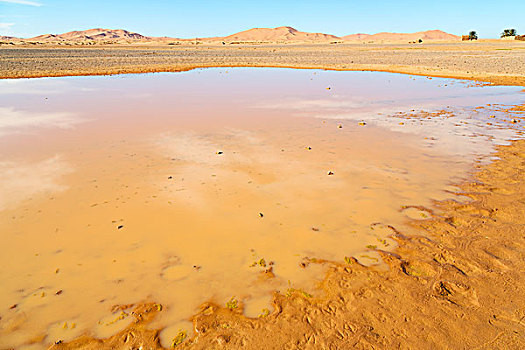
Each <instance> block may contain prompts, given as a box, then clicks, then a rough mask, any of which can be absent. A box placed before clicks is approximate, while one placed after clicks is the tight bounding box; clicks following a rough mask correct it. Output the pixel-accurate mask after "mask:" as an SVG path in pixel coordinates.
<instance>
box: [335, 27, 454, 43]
mask: <svg viewBox="0 0 525 350" xmlns="http://www.w3.org/2000/svg"><path fill="white" fill-rule="evenodd" d="M342 39H343V40H345V41H374V42H378V41H386V42H389V41H392V42H394V41H417V40H419V39H421V40H423V41H436V40H440V41H458V40H459V39H460V37H459V36H457V35H453V34H449V33H446V32H444V31H441V30H437V29H436V30H427V31H424V32H416V33H377V34H352V35H347V36H344V37H342Z"/></svg>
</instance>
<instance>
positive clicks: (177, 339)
mask: <svg viewBox="0 0 525 350" xmlns="http://www.w3.org/2000/svg"><path fill="white" fill-rule="evenodd" d="M187 337H188V332H186V331H185V330H182V329H180V330H179V333H177V335H176V336H175V338H173V341H172V342H171V347H172V348H174V347H176V346H178V345H180V344H182V343H183V342H184V340H186V338H187Z"/></svg>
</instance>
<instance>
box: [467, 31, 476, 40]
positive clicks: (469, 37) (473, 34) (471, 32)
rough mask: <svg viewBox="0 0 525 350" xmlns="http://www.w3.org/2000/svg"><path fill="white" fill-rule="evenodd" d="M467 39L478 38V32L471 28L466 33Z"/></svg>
mask: <svg viewBox="0 0 525 350" xmlns="http://www.w3.org/2000/svg"><path fill="white" fill-rule="evenodd" d="M468 40H478V33H476V31H475V30H471V31H470V32H469V33H468Z"/></svg>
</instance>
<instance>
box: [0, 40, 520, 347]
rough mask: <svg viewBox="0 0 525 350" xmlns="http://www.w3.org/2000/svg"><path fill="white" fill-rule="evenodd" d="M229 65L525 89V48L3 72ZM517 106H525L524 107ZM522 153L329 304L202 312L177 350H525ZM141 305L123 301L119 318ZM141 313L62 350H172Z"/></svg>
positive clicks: (358, 273)
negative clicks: (260, 312) (103, 335)
mask: <svg viewBox="0 0 525 350" xmlns="http://www.w3.org/2000/svg"><path fill="white" fill-rule="evenodd" d="M495 62H497V64H496V63H495ZM230 66H249V67H265V66H272V67H294V68H322V69H340V70H376V71H389V72H399V73H408V74H418V75H428V76H439V77H455V78H463V79H472V80H479V81H483V82H490V83H495V84H500V85H521V86H525V74H524V73H523V72H525V44H524V43H514V42H501V43H500V42H497V43H482V42H481V43H462V44H427V45H421V46H415V45H295V46H289V45H281V46H277V45H275V46H273V45H265V46H249V45H245V46H235V47H228V48H223V47H220V46H219V47H218V46H209V47H206V46H202V47H173V48H172V47H168V48H167V47H96V48H79V49H77V48H62V47H56V48H50V47H39V48H36V47H34V48H11V47H1V48H0V77H2V78H23V77H43V76H68V75H101V74H118V73H144V72H162V71H182V70H188V69H193V68H198V67H230ZM520 108H521V109H520ZM520 110H523V107H518V108H517V109H516V111H520ZM524 155H525V142H524V141H516V142H514V143H513V144H512V145H511V146H503V147H500V148H499V151H498V154H497V156H498V157H499V158H500V159H499V160H497V161H495V162H493V163H491V164H489V165H486V166H479V172H477V173H476V175H475V178H474V180H473V181H470V182H468V183H464V184H461V188H462V190H463V191H464V192H463V194H464V195H465V196H467V197H470V198H471V199H472V202H471V203H469V204H459V203H457V202H454V201H445V202H441V203H438V204H437V208H438V211H435V212H434V213H433V215H432V217H431V218H429V219H426V220H419V221H415V222H414V223H413V225H414V228H415V229H417V230H419V231H420V232H421V235H420V236H404V235H402V234H401V233H399V232H397V231H396V230H395V229H392V235H391V237H392V238H393V239H395V240H396V241H397V242H398V244H399V247H398V249H396V251H395V252H394V253H392V252H385V251H381V250H377V252H378V253H379V254H381V255H382V257H383V260H384V261H385V262H386V264H387V265H388V267H389V268H388V269H386V270H385V269H384V268H382V269H374V268H368V267H364V266H362V265H360V264H359V263H358V262H357V261H355V260H353V259H349V260H348V261H347V263H346V264H344V263H334V262H329V265H330V266H331V267H330V271H329V273H328V274H327V276H326V278H325V280H324V281H323V283H322V285H321V288H322V289H323V290H324V291H325V295H324V296H322V297H319V298H316V297H312V296H311V295H309V294H308V293H306V292H304V291H301V290H294V289H289V290H283V291H280V292H276V293H275V295H274V300H273V303H274V312H273V313H271V314H269V315H266V316H264V317H260V318H258V319H249V318H246V317H245V316H243V312H242V307H243V305H242V304H239V305H235V307H230V308H227V307H225V305H214V304H204V305H202V307H201V311H200V312H199V313H198V314H197V315H195V316H194V317H193V319H192V321H193V324H194V329H195V330H196V336H195V337H192V336H191V335H188V334H185V333H181V334H180V335H179V337H178V338H176V339H175V341H176V343H175V345H177V346H178V347H180V348H192V349H208V348H240V347H243V348H247V349H259V348H262V347H264V348H268V349H281V348H286V349H309V348H311V349H337V348H358V349H370V348H379V349H392V348H399V349H433V348H472V349H503V348H505V349H520V348H524V347H525V336H524V334H525V333H524V327H525V301H524V299H523V295H524V294H525V281H524V277H523V276H525V274H524V273H525V255H524V251H525V241H524V238H525V237H524V236H523V227H524V225H525V202H524V201H523V194H524V193H525V161H524V159H525V158H524V157H525V156H524ZM425 210H428V209H427V208H425ZM305 263H306V264H324V263H326V262H323V261H319V260H312V261H307V262H305ZM230 306H231V305H230ZM130 307H133V306H132V305H122V306H119V305H117V306H115V308H114V310H119V309H121V310H127V309H129V308H130ZM135 307H136V308H135V311H134V312H133V313H132V316H133V317H134V319H135V322H134V323H133V324H132V325H131V326H130V327H128V328H126V329H125V330H123V331H121V332H119V333H118V334H116V335H114V336H112V337H110V338H108V339H104V340H100V339H93V338H90V337H87V336H84V337H81V338H79V339H77V340H74V341H72V342H69V343H60V344H55V345H53V346H52V347H51V348H52V349H129V348H161V346H160V341H159V337H158V336H159V331H158V330H154V329H151V326H150V322H151V321H152V320H154V318H155V316H156V315H157V314H158V313H161V312H163V307H162V306H160V305H158V304H155V301H154V300H153V301H150V300H147V301H145V303H144V304H141V305H136V306H135ZM190 338H191V339H190ZM178 341H180V344H178V343H177V342H178Z"/></svg>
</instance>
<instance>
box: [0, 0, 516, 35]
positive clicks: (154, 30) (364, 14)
mask: <svg viewBox="0 0 525 350" xmlns="http://www.w3.org/2000/svg"><path fill="white" fill-rule="evenodd" d="M284 25H286V26H291V27H294V28H296V29H298V30H302V31H308V32H323V33H328V34H334V35H338V36H343V35H348V34H353V33H376V32H383V31H389V32H415V31H422V30H428V29H441V30H444V31H446V32H450V33H453V34H466V33H468V31H470V30H476V31H477V32H478V35H479V36H480V37H482V38H496V37H498V36H499V33H500V32H501V31H502V30H503V29H505V28H515V29H517V30H518V33H522V34H524V32H525V0H508V1H505V2H503V3H502V2H500V1H486V0H477V1H473V0H460V1H451V0H442V1H416V0H405V1H403V0H398V1H383V0H376V1H363V0H360V1H354V0H346V1H344V0H324V1H323V0H316V1H311V0H302V1H298V0H281V1H269V0H258V1H250V0H244V1H238V0H222V1H218V0H217V1H210V0H193V1H188V0H184V1H178V0H172V1H169V0H156V1H155V0H150V1H145V0H125V1H120V0H117V1H110V0H88V1H84V0H0V35H13V36H20V37H32V36H36V35H39V34H45V33H54V34H56V33H63V32H67V31H71V30H84V29H90V28H96V27H103V28H111V29H127V30H130V31H134V32H138V33H141V34H144V35H150V36H163V35H166V36H173V37H180V38H193V37H205V36H215V35H217V36H223V35H229V34H233V33H235V32H238V31H241V30H246V29H249V28H253V27H278V26H284Z"/></svg>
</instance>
